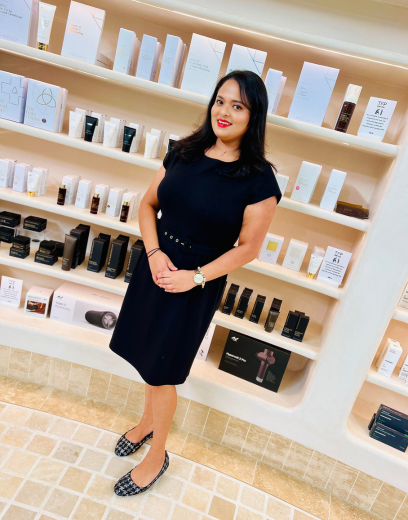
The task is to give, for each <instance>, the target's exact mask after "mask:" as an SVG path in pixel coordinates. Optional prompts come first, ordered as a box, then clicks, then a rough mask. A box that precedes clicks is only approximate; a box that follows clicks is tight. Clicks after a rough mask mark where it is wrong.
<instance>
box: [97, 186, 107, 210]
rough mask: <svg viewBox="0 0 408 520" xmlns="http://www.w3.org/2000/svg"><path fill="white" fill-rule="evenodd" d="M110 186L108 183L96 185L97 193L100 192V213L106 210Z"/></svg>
mask: <svg viewBox="0 0 408 520" xmlns="http://www.w3.org/2000/svg"><path fill="white" fill-rule="evenodd" d="M109 189H110V186H108V185H107V184H97V185H96V186H95V193H98V194H99V207H98V213H102V212H104V211H105V210H106V204H107V202H108V195H109Z"/></svg>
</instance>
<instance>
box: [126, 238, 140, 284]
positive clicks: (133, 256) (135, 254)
mask: <svg viewBox="0 0 408 520" xmlns="http://www.w3.org/2000/svg"><path fill="white" fill-rule="evenodd" d="M143 247H144V244H143V240H141V239H139V240H137V241H136V242H135V243H134V244H133V245H132V247H131V248H130V254H129V260H128V263H127V266H126V273H125V282H127V283H129V282H130V279H131V278H132V274H133V271H134V269H135V267H136V264H137V262H138V260H139V257H140V253H141V252H142V250H143Z"/></svg>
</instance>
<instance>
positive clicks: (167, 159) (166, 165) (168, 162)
mask: <svg viewBox="0 0 408 520" xmlns="http://www.w3.org/2000/svg"><path fill="white" fill-rule="evenodd" d="M175 157H177V152H176V151H175V150H170V152H167V153H166V155H165V157H164V159H163V166H164V168H165V169H166V170H168V168H169V166H170V165H171V164H172V163H173V162H174V159H175Z"/></svg>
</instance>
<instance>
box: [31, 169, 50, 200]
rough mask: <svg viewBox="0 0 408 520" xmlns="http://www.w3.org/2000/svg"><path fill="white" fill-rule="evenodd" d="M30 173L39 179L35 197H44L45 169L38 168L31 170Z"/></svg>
mask: <svg viewBox="0 0 408 520" xmlns="http://www.w3.org/2000/svg"><path fill="white" fill-rule="evenodd" d="M30 173H32V174H34V175H38V177H39V178H40V180H39V183H38V188H37V189H36V191H35V196H36V197H40V196H41V195H45V193H43V190H44V184H45V178H46V174H45V169H44V168H38V167H37V168H33V169H32V171H31V172H30ZM30 173H29V174H28V177H30Z"/></svg>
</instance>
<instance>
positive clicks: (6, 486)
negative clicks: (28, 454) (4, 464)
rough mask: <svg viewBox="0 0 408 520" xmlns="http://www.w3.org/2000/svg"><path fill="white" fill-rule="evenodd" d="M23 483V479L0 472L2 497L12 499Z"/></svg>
mask: <svg viewBox="0 0 408 520" xmlns="http://www.w3.org/2000/svg"><path fill="white" fill-rule="evenodd" d="M22 482H23V479H22V478H21V477H15V476H13V475H10V474H8V473H4V472H3V471H0V497H2V498H8V499H11V497H12V496H13V495H14V493H15V492H16V491H17V488H18V486H19V485H20V484H21V483H22Z"/></svg>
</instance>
